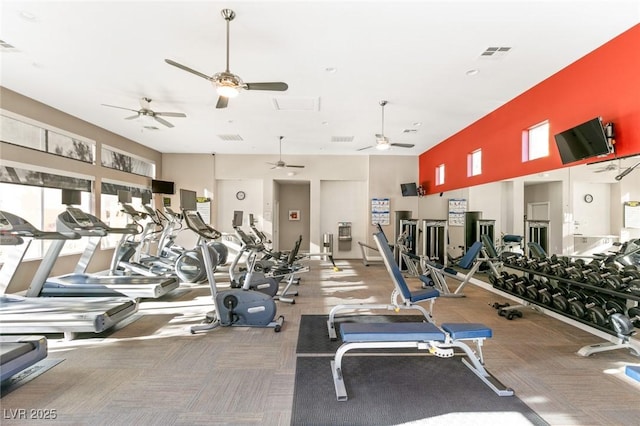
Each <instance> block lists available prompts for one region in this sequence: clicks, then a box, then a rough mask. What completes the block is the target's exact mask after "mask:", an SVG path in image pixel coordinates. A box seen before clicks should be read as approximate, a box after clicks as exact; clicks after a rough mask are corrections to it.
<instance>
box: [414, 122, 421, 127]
mask: <svg viewBox="0 0 640 426" xmlns="http://www.w3.org/2000/svg"><path fill="white" fill-rule="evenodd" d="M413 125H414V126H416V127H420V126H422V123H421V122H419V121H416V122H415V123H413Z"/></svg>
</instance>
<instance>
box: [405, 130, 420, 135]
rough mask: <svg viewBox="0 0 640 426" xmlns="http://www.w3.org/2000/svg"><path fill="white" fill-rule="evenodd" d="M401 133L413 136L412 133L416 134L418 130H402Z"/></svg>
mask: <svg viewBox="0 0 640 426" xmlns="http://www.w3.org/2000/svg"><path fill="white" fill-rule="evenodd" d="M402 133H406V134H414V133H418V129H403V130H402Z"/></svg>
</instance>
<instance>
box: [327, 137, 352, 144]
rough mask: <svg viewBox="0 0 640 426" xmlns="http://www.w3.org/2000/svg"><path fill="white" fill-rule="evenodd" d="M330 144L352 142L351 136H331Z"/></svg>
mask: <svg viewBox="0 0 640 426" xmlns="http://www.w3.org/2000/svg"><path fill="white" fill-rule="evenodd" d="M331 142H339V143H344V142H353V136H331Z"/></svg>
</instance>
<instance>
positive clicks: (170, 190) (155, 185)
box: [151, 179, 176, 194]
mask: <svg viewBox="0 0 640 426" xmlns="http://www.w3.org/2000/svg"><path fill="white" fill-rule="evenodd" d="M151 192H153V193H154V194H175V193H176V186H175V184H174V183H173V182H169V181H167V180H156V179H152V180H151Z"/></svg>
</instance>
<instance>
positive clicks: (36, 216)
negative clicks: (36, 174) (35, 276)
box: [0, 183, 42, 259]
mask: <svg viewBox="0 0 640 426" xmlns="http://www.w3.org/2000/svg"><path fill="white" fill-rule="evenodd" d="M0 193H2V197H0V210H5V211H7V212H9V213H13V214H15V215H16V216H20V217H21V218H23V219H24V220H26V221H27V222H29V223H31V224H32V225H33V226H35V227H36V228H38V229H41V228H42V214H41V212H42V194H41V189H40V188H38V187H35V186H26V185H14V184H9V183H0ZM12 248H13V247H11V246H5V247H3V246H0V253H2V254H0V258H2V256H5V255H6V253H7V250H10V249H12ZM41 256H42V242H41V241H33V242H32V243H31V246H30V247H29V250H28V251H27V253H26V254H25V259H37V258H39V257H41Z"/></svg>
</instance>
